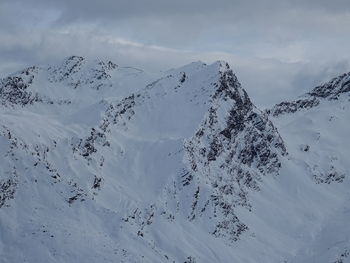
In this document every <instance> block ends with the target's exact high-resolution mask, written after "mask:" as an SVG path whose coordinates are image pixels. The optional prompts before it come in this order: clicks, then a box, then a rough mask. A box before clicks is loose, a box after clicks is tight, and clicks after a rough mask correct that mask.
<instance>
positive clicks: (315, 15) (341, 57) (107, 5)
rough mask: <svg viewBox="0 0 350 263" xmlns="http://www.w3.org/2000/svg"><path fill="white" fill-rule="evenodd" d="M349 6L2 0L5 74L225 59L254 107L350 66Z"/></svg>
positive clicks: (341, 0)
mask: <svg viewBox="0 0 350 263" xmlns="http://www.w3.org/2000/svg"><path fill="white" fill-rule="evenodd" d="M349 25H350V2H349V1H348V0H333V1H326V0H255V1H243V0H240V1H233V0H218V1H208V0H191V1H188V0H187V1H185V0H178V1H167V0H143V1H139V0H138V1H136V0H129V1H118V0H117V1H116V0H99V1H87V0H74V1H72V0H3V1H1V2H0V57H1V61H0V74H2V75H3V74H7V73H9V72H11V71H13V70H17V69H19V68H21V67H24V66H27V65H31V64H37V63H52V62H55V61H57V60H60V59H62V58H63V57H66V56H69V55H72V54H77V55H83V56H88V57H100V58H109V59H111V60H114V61H115V62H116V63H118V64H122V65H134V66H138V67H143V68H146V69H149V70H161V69H163V70H164V69H166V68H170V67H176V66H180V65H182V64H185V63H189V62H191V61H192V60H203V61H205V62H208V63H210V62H212V61H215V60H218V59H223V60H227V61H228V62H229V63H230V64H231V65H232V66H233V68H234V69H235V71H236V72H237V74H238V77H239V79H240V80H241V81H242V83H243V84H244V86H245V88H246V89H247V91H248V92H249V93H250V94H251V95H252V97H253V99H254V100H255V101H256V102H257V104H259V105H261V106H265V105H268V104H270V103H274V102H277V101H279V100H280V99H283V98H285V97H289V96H291V95H295V94H300V93H302V92H304V91H306V90H308V89H310V88H311V87H312V86H313V85H316V84H317V83H319V82H322V81H325V80H327V79H328V78H330V77H332V76H335V75H337V74H340V73H343V72H345V71H349V70H350V66H349V61H350V52H349V46H350V37H349V36H350V27H349Z"/></svg>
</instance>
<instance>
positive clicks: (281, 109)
mask: <svg viewBox="0 0 350 263" xmlns="http://www.w3.org/2000/svg"><path fill="white" fill-rule="evenodd" d="M349 92H350V72H349V73H346V74H343V75H340V76H338V77H336V78H333V79H332V80H331V81H329V82H327V83H325V84H323V85H320V86H317V87H316V88H314V89H313V90H311V91H310V92H308V93H306V94H305V95H304V96H302V97H301V98H300V99H297V100H294V101H285V102H281V103H279V104H277V105H275V106H274V107H273V108H272V109H270V110H267V113H268V114H271V115H272V116H274V117H276V116H279V115H281V114H285V113H294V112H296V111H299V110H303V109H310V108H313V107H316V106H317V105H319V104H320V103H321V102H322V101H323V100H338V99H339V98H340V97H341V96H348V95H349Z"/></svg>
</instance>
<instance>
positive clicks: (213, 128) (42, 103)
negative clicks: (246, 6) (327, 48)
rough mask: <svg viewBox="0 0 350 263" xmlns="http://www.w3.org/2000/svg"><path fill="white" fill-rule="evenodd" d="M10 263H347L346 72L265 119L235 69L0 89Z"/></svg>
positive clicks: (120, 71) (221, 65) (80, 65)
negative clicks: (236, 74)
mask: <svg viewBox="0 0 350 263" xmlns="http://www.w3.org/2000/svg"><path fill="white" fill-rule="evenodd" d="M0 104H1V105H0V156H1V158H0V262H1V263H14V262H15V263H17V262H29V263H34V262H35V263H39V262H40V263H41V262H43V263H44V262H45V263H46V262H54V263H61V262H62V263H69V262H72V263H75V262H84V263H90V262H91V263H95V262H113V263H115V262H181V263H194V262H196V263H201V262H244V263H249V262H252V263H253V262H254V263H255V262H259V263H264V262H266V263H272V262H276V263H277V262H287V263H301V262H308V263H309V262H327V263H346V262H350V224H349V222H350V190H349V189H350V187H349V186H350V183H349V171H350V160H349V156H350V140H349V138H348V137H349V134H350V124H349V116H350V74H349V73H348V74H344V75H341V76H339V77H337V78H335V79H333V80H331V81H330V82H328V83H325V84H324V85H321V86H319V87H316V88H314V89H313V90H310V92H309V93H307V94H305V95H303V96H302V97H300V98H297V99H296V100H291V101H289V102H282V103H280V104H278V105H275V106H273V107H271V109H268V110H265V111H261V110H259V109H258V108H257V107H256V106H255V105H254V102H252V101H251V100H250V98H249V95H248V94H247V92H246V91H245V90H244V89H243V88H242V87H241V85H240V83H239V81H238V79H237V77H236V76H235V75H234V73H233V71H232V69H231V68H230V66H229V65H228V64H227V63H226V62H223V61H218V62H216V63H213V64H211V65H206V64H204V63H202V62H194V63H191V64H189V65H186V66H184V67H181V68H178V69H172V70H169V71H166V72H163V73H159V74H149V73H147V72H145V71H143V70H141V69H137V68H132V67H122V66H119V65H117V64H115V63H113V62H111V61H98V60H91V61H90V60H88V59H85V58H82V57H77V56H72V57H69V58H67V59H65V60H64V61H63V62H62V63H59V64H57V65H53V66H33V67H30V68H27V69H24V70H22V71H19V72H16V73H14V74H12V75H10V76H8V77H5V78H3V79H1V80H0Z"/></svg>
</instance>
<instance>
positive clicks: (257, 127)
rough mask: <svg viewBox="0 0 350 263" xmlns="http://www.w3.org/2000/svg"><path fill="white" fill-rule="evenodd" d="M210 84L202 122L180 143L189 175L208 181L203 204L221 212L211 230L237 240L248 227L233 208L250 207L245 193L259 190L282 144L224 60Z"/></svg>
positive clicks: (276, 169)
mask: <svg viewBox="0 0 350 263" xmlns="http://www.w3.org/2000/svg"><path fill="white" fill-rule="evenodd" d="M215 87H216V91H215V93H214V94H213V96H212V97H211V104H210V108H209V110H208V113H207V114H206V116H205V119H204V121H203V123H202V124H201V125H200V128H199V129H198V130H197V132H196V133H195V135H194V136H193V137H192V138H191V139H189V140H187V141H186V142H185V149H186V161H187V162H188V164H189V167H190V172H189V173H190V174H191V177H192V178H193V177H195V176H196V177H199V178H200V179H199V180H201V181H208V182H209V183H210V188H211V195H210V198H209V199H208V200H207V201H206V202H204V203H205V204H210V206H212V207H213V208H214V209H215V210H216V212H215V213H220V214H221V215H222V217H218V218H220V219H219V220H218V221H217V223H216V226H215V230H214V231H213V234H214V235H216V236H228V238H229V239H231V240H237V239H238V237H239V235H240V234H241V233H242V232H243V231H245V230H247V226H246V225H245V224H244V223H242V222H241V221H240V220H239V219H238V217H237V216H236V215H235V207H236V206H243V207H247V208H248V209H249V207H250V204H249V199H248V194H249V192H250V191H252V190H259V183H260V182H261V181H262V177H263V176H265V175H277V174H278V172H279V169H280V167H281V163H280V160H279V159H280V158H281V156H283V155H286V148H285V146H284V143H283V140H282V139H281V137H280V135H279V133H278V131H277V130H276V128H275V127H274V126H273V124H272V123H271V121H269V119H268V117H267V115H266V114H264V113H262V112H261V111H260V110H258V109H257V108H256V107H255V106H254V105H253V103H252V102H251V101H250V99H249V97H248V95H247V93H246V91H245V90H244V89H243V88H242V87H241V85H240V83H239V82H238V80H237V78H236V76H235V75H234V74H233V72H232V70H231V69H230V68H229V66H228V65H227V64H226V65H225V68H224V69H223V70H222V71H221V73H220V79H219V81H218V83H217V84H216V85H215ZM199 189H200V187H198V190H197V191H198V193H197V194H196V195H197V196H198V195H199ZM203 209H204V210H205V209H207V207H204V208H203ZM203 209H199V211H196V213H203ZM196 210H198V209H196ZM193 216H194V215H193Z"/></svg>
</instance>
